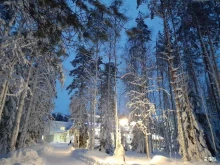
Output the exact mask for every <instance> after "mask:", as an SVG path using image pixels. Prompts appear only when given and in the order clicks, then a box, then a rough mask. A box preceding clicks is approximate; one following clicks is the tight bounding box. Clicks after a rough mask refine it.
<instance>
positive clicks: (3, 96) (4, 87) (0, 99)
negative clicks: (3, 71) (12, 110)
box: [0, 59, 16, 123]
mask: <svg viewBox="0 0 220 165" xmlns="http://www.w3.org/2000/svg"><path fill="white" fill-rule="evenodd" d="M15 64H16V59H13V60H12V61H11V65H10V69H9V75H8V79H11V75H12V73H13V70H14V65H15ZM8 86H9V82H8V80H6V79H5V80H4V82H3V84H2V90H1V95H0V123H1V118H2V113H3V109H4V106H5V100H6V97H7V93H8Z"/></svg>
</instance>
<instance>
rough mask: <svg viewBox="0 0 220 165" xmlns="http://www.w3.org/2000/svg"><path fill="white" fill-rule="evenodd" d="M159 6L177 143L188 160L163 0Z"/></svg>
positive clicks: (184, 158) (184, 157)
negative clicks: (177, 137) (177, 136)
mask: <svg viewBox="0 0 220 165" xmlns="http://www.w3.org/2000/svg"><path fill="white" fill-rule="evenodd" d="M160 2H161V6H162V18H163V25H164V34H165V38H166V42H167V52H168V53H167V56H168V65H169V71H170V77H171V82H170V83H171V86H172V88H173V93H174V97H175V105H176V114H177V123H178V135H179V143H180V148H181V150H182V152H183V153H182V155H183V160H184V161H188V160H189V158H188V153H187V150H186V142H185V135H184V132H183V122H182V116H181V111H180V105H179V98H178V90H177V83H176V77H177V74H176V70H175V69H174V68H173V58H174V57H172V54H171V43H170V36H169V28H168V23H167V16H166V11H165V8H164V3H163V0H160Z"/></svg>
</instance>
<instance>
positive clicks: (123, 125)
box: [119, 118, 128, 127]
mask: <svg viewBox="0 0 220 165" xmlns="http://www.w3.org/2000/svg"><path fill="white" fill-rule="evenodd" d="M119 124H120V125H121V126H122V127H125V126H128V119H126V118H123V119H119Z"/></svg>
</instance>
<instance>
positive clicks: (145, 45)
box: [0, 0, 220, 161]
mask: <svg viewBox="0 0 220 165" xmlns="http://www.w3.org/2000/svg"><path fill="white" fill-rule="evenodd" d="M134 1H135V0H134ZM136 4H137V9H136V10H138V11H139V14H138V15H137V17H136V18H129V17H128V16H127V12H128V11H127V9H126V8H125V6H124V4H123V1H122V0H112V1H110V0H109V3H107V2H105V1H104V0H89V1H86V0H72V1H70V0H66V1H63V0H50V1H48V0H16V1H15V0H2V1H1V2H0V77H1V78H0V154H1V153H8V152H10V151H13V150H15V149H19V148H23V147H27V146H30V145H31V144H33V143H34V142H36V141H37V140H38V139H40V138H41V135H42V134H43V127H44V125H45V124H46V123H47V121H48V120H49V119H50V118H51V112H52V111H53V109H54V105H55V104H54V101H55V99H56V98H57V93H56V83H61V84H62V85H63V84H64V79H65V77H64V71H63V66H62V65H63V64H62V63H63V61H64V60H65V59H66V57H68V56H72V57H71V59H72V60H71V65H72V69H71V71H70V72H69V75H70V76H71V78H72V82H71V84H68V87H67V91H68V92H69V94H70V99H71V103H70V105H69V111H70V116H71V119H73V120H74V123H94V122H95V115H100V123H101V128H100V129H101V130H100V150H101V151H104V152H106V153H109V154H111V153H114V148H115V145H116V144H115V143H114V142H116V143H117V142H118V140H119V139H118V138H119V137H118V136H119V135H118V131H117V130H118V122H117V121H118V113H119V110H118V100H119V97H118V95H119V92H118V89H119V88H124V89H125V91H124V93H125V94H126V99H124V100H126V101H127V103H126V104H127V114H128V116H129V120H130V122H131V121H134V122H136V125H135V126H134V128H133V134H134V138H133V141H132V150H134V151H137V152H141V153H142V152H147V153H148V154H147V155H148V157H150V153H151V152H152V151H151V145H150V143H151V135H152V134H153V133H156V134H158V135H160V136H162V137H164V140H165V143H164V144H165V151H166V152H167V153H169V154H170V155H172V154H174V153H178V152H179V153H180V154H181V155H182V157H183V160H185V161H188V160H200V159H204V157H208V156H216V157H217V156H219V151H220V138H219V137H220V72H219V71H220V64H219V62H220V61H219V57H220V56H219V53H220V17H219V16H220V2H218V1H190V0H188V1H186V0H178V1H177V0H148V1H145V0H136ZM142 5H143V6H145V8H144V9H143V8H141V9H140V6H142ZM132 19H135V24H133V25H132V27H130V26H128V24H129V22H131V21H132ZM146 19H158V20H160V21H161V22H160V23H161V26H162V29H163V30H161V31H158V34H157V37H156V41H155V40H153V39H152V31H151V30H150V28H149V25H148V21H146ZM151 26H152V25H151ZM122 36H126V43H125V44H122V40H123V39H122V38H124V37H122ZM122 86H123V87H122ZM65 99H69V98H65ZM120 99H121V98H120ZM53 117H54V118H59V119H56V120H60V121H62V120H66V119H64V118H63V119H62V120H61V119H60V116H59V114H53ZM80 129H81V130H80V133H81V135H80V136H81V137H84V140H83V143H84V144H82V146H88V148H89V149H94V142H95V139H94V136H95V126H94V125H90V124H87V125H86V124H81V127H80ZM9 130H10V131H9ZM112 133H113V134H114V141H113V140H112V137H111V134H112ZM87 142H88V144H87ZM116 147H117V146H116Z"/></svg>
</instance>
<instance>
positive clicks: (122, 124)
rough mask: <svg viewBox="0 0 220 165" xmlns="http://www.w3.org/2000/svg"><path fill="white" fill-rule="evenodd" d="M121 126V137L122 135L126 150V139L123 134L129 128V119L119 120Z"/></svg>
mask: <svg viewBox="0 0 220 165" xmlns="http://www.w3.org/2000/svg"><path fill="white" fill-rule="evenodd" d="M119 125H120V126H121V129H120V130H121V131H120V135H121V141H122V144H123V147H124V148H125V147H126V146H125V144H126V137H125V136H124V134H123V132H124V129H125V127H126V126H128V119H127V118H122V119H119Z"/></svg>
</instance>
